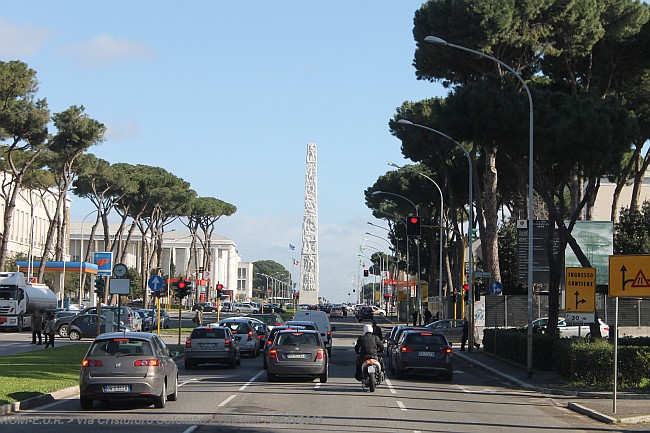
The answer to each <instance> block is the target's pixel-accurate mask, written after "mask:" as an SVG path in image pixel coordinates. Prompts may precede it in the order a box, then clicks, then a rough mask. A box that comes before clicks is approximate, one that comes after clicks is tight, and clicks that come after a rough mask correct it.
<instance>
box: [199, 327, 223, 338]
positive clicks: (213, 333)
mask: <svg viewBox="0 0 650 433" xmlns="http://www.w3.org/2000/svg"><path fill="white" fill-rule="evenodd" d="M190 338H219V339H222V340H223V339H224V338H226V332H225V331H224V330H223V329H219V328H195V329H194V330H193V331H192V334H191V335H190Z"/></svg>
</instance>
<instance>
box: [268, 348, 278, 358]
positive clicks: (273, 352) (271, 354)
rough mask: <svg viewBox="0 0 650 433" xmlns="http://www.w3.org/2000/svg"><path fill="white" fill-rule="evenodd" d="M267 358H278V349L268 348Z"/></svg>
mask: <svg viewBox="0 0 650 433" xmlns="http://www.w3.org/2000/svg"><path fill="white" fill-rule="evenodd" d="M269 358H271V359H278V351H277V350H275V349H271V350H269Z"/></svg>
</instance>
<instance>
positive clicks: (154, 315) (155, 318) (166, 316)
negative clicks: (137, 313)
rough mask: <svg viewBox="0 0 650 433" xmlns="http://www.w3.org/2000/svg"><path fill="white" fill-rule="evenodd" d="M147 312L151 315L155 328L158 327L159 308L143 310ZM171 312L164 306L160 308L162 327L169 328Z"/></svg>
mask: <svg viewBox="0 0 650 433" xmlns="http://www.w3.org/2000/svg"><path fill="white" fill-rule="evenodd" d="M143 311H146V312H147V315H149V316H150V317H151V322H152V324H153V329H158V310H157V309H151V310H143ZM169 320H170V317H169V312H168V311H167V310H165V309H164V308H161V309H160V328H161V329H169Z"/></svg>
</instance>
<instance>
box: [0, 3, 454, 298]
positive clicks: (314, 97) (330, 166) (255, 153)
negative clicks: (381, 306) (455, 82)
mask: <svg viewBox="0 0 650 433" xmlns="http://www.w3.org/2000/svg"><path fill="white" fill-rule="evenodd" d="M422 4H423V2H422V1H411V0H401V1H399V2H395V1H387V0H384V1H382V0H380V1H365V0H362V1H355V2H344V1H338V0H335V1H330V2H327V3H324V4H318V3H312V2H304V1H297V0H293V1H283V2H254V4H250V3H247V4H244V3H240V2H223V1H207V0H204V1H196V2H191V3H186V4H183V5H182V6H181V5H180V4H179V3H177V2H171V1H167V0H162V1H157V2H155V3H153V2H132V1H128V2H127V1H124V0H117V1H112V2H97V3H95V2H87V1H80V0H71V1H70V0H69V1H65V2H51V1H46V0H23V1H20V2H17V1H8V0H0V5H1V6H2V7H1V9H0V60H2V61H10V60H21V61H23V62H25V63H26V64H27V65H28V66H29V67H30V68H32V69H34V70H35V71H36V72H37V78H38V80H39V83H40V86H39V91H38V94H37V96H38V97H39V98H47V101H48V104H49V106H50V110H51V111H52V113H55V112H60V111H63V110H65V109H67V108H68V107H69V106H71V105H84V106H85V108H86V112H87V114H88V115H89V116H91V117H93V118H94V119H97V120H98V121H100V122H102V123H104V124H105V125H106V126H107V128H108V130H107V134H106V141H105V142H104V143H103V144H101V145H100V146H97V147H93V148H91V149H90V152H91V153H93V154H95V155H97V156H98V157H100V158H103V159H106V160H107V161H109V162H111V163H117V162H127V163H130V164H147V165H152V166H159V167H162V168H164V169H166V170H167V171H169V172H171V173H173V174H174V175H177V176H179V177H181V178H183V179H184V180H186V181H188V182H190V184H191V187H192V188H193V189H194V190H196V192H197V193H198V194H199V195H200V196H212V197H216V198H219V199H221V200H224V201H227V202H229V203H232V204H233V205H235V206H237V212H236V213H235V214H234V215H233V216H231V217H223V218H222V219H221V220H219V222H218V223H217V226H216V230H215V232H216V233H217V234H218V235H220V236H224V237H227V238H230V239H232V240H233V241H234V242H235V243H236V244H237V249H238V251H239V253H240V255H241V257H242V260H244V261H247V262H254V261H258V260H274V261H276V262H278V263H280V264H281V265H283V266H285V267H286V268H288V269H289V270H293V272H294V273H293V280H294V281H298V277H299V276H298V274H297V270H298V269H299V266H292V261H293V259H300V248H301V231H302V219H303V198H304V181H305V158H306V152H307V144H308V143H315V144H316V145H317V147H318V186H319V190H318V200H319V254H320V294H321V296H325V297H327V298H329V299H330V300H332V301H335V302H339V301H341V300H348V299H349V298H348V296H347V293H348V292H350V293H352V292H351V290H352V288H353V286H354V287H356V283H357V281H356V276H357V272H358V270H359V268H358V259H357V255H358V254H359V245H360V244H361V243H363V242H364V241H363V238H364V237H367V236H366V235H365V232H366V231H371V232H374V233H376V234H377V235H378V236H385V234H386V233H385V231H383V230H381V229H377V228H373V227H371V226H369V225H368V224H367V223H366V222H367V221H371V222H373V223H375V224H378V225H384V226H385V223H382V222H381V221H378V220H375V219H374V218H373V217H372V214H371V212H370V211H369V210H368V209H367V208H366V206H365V203H364V196H363V191H364V190H365V189H366V188H368V187H369V186H371V185H372V184H373V183H374V182H375V181H376V179H377V178H378V177H379V176H381V175H383V174H385V173H386V172H387V171H389V170H390V169H391V168H390V167H388V166H387V163H388V162H389V161H394V162H395V163H397V164H399V165H403V164H407V163H410V161H407V160H404V158H403V157H402V154H401V150H400V147H401V143H400V142H399V141H398V140H397V139H396V138H395V137H393V136H391V135H390V132H389V129H388V121H389V120H390V119H391V118H392V116H393V115H394V114H395V111H396V109H397V108H398V107H399V106H400V105H401V104H402V103H403V102H404V101H407V100H410V101H419V100H422V99H426V98H431V97H435V96H444V95H446V93H447V91H446V90H445V89H443V88H442V86H441V85H439V84H434V83H428V82H423V81H418V80H416V78H415V70H414V68H413V66H412V63H413V55H414V51H415V41H414V40H413V35H412V30H413V17H414V14H415V11H416V10H417V9H419V7H420V6H421V5H422ZM91 210H92V205H91V204H90V203H87V202H84V201H83V200H81V199H78V198H76V197H73V202H72V208H71V214H72V219H73V221H77V222H80V221H81V220H82V218H83V217H84V216H85V215H87V214H88V212H90V211H91ZM173 227H177V229H178V230H182V227H183V226H182V225H181V224H180V223H177V224H176V225H174V226H173ZM373 241H374V239H373ZM376 241H377V242H379V244H382V243H384V244H385V242H381V241H380V240H379V239H376ZM289 244H292V245H294V246H296V249H295V250H290V249H289ZM369 245H372V246H373V247H375V248H377V247H378V246H377V245H373V244H372V243H370V244H369ZM385 249H386V250H388V245H387V244H386V246H385ZM368 255H370V254H368ZM342 295H343V297H342ZM355 295H356V294H355ZM350 298H351V299H356V298H354V297H352V296H351V297H350Z"/></svg>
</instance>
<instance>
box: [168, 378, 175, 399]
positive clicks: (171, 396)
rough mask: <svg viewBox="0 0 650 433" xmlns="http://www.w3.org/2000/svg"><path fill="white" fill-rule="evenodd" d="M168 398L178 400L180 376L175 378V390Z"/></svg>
mask: <svg viewBox="0 0 650 433" xmlns="http://www.w3.org/2000/svg"><path fill="white" fill-rule="evenodd" d="M167 400H169V401H176V400H178V376H176V378H175V379H174V392H172V393H171V394H169V395H168V396H167Z"/></svg>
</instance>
